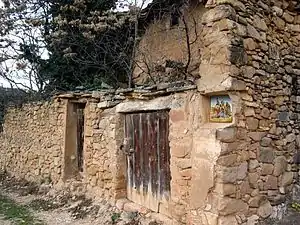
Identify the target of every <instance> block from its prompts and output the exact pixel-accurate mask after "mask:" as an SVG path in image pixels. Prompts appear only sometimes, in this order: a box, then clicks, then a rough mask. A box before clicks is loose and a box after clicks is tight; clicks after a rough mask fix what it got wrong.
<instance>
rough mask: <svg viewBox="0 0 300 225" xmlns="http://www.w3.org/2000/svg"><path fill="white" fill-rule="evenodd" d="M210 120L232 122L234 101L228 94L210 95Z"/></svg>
mask: <svg viewBox="0 0 300 225" xmlns="http://www.w3.org/2000/svg"><path fill="white" fill-rule="evenodd" d="M209 117H210V118H209V120H210V122H216V123H231V122H232V102H231V99H230V98H229V96H228V95H220V96H211V97H210V116H209Z"/></svg>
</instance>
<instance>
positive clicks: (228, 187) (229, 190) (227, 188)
mask: <svg viewBox="0 0 300 225" xmlns="http://www.w3.org/2000/svg"><path fill="white" fill-rule="evenodd" d="M214 192H216V193H218V194H220V195H224V196H228V195H232V194H234V193H236V185H235V184H223V183H216V184H215V188H214Z"/></svg>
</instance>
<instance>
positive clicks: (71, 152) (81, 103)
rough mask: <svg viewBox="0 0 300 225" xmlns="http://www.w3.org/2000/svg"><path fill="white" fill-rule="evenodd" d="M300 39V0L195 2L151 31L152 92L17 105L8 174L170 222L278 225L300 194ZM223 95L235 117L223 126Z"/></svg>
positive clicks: (10, 118) (142, 64) (7, 146)
mask: <svg viewBox="0 0 300 225" xmlns="http://www.w3.org/2000/svg"><path fill="white" fill-rule="evenodd" d="M205 4H207V5H205ZM299 40H300V14H299V6H298V5H297V2H296V1H284V0H283V1H279V0H258V1H254V0H247V1H246V0H215V1H208V2H205V1H203V2H201V3H197V2H193V1H191V2H190V3H189V4H185V5H183V6H181V8H180V14H179V15H175V18H174V15H167V14H165V15H164V16H163V17H161V18H159V19H157V20H155V21H152V22H151V24H150V25H149V27H148V28H147V30H146V32H145V35H144V37H143V38H142V40H141V42H140V44H139V46H138V51H137V61H138V65H139V66H138V67H137V68H136V69H135V73H134V74H135V77H134V79H135V82H136V83H137V84H148V86H142V87H139V88H135V89H124V90H121V89H119V90H106V91H102V92H101V91H100V92H93V93H67V94H63V95H58V96H55V97H54V99H53V100H52V101H51V102H46V103H39V104H34V105H25V106H24V107H22V108H21V109H16V108H11V109H10V110H9V111H8V112H7V114H6V118H5V123H4V131H3V132H2V133H1V134H0V135H1V136H0V140H1V141H0V151H1V158H0V166H1V168H2V169H5V170H7V171H8V172H10V173H12V174H14V175H15V176H17V177H23V178H26V179H28V180H35V181H40V182H50V183H52V184H53V186H54V187H55V188H57V189H60V188H70V189H71V191H74V192H76V191H85V192H86V193H87V194H89V195H92V196H95V197H99V198H105V199H107V200H109V201H110V202H112V203H113V204H117V205H118V207H120V208H125V209H126V208H128V207H129V206H128V204H131V203H128V202H127V201H125V200H124V199H126V198H127V199H129V200H130V201H132V202H135V203H138V204H140V205H141V206H143V207H144V208H143V207H142V210H141V211H143V210H144V209H146V208H148V209H151V210H152V211H154V212H158V213H159V214H162V215H165V216H167V217H168V218H171V220H170V221H172V222H170V223H171V224H172V223H173V224H190V225H191V224H194V225H202V224H203V225H225V224H230V225H235V224H245V225H252V224H256V223H257V221H258V220H260V219H267V218H275V219H276V218H277V219H280V218H281V217H282V216H283V215H284V213H285V211H286V208H287V204H288V201H287V199H288V197H290V195H291V193H292V192H293V190H295V188H297V187H298V184H297V183H298V176H299V169H298V165H297V163H298V162H299V158H300V157H299V145H300V136H299V135H300V133H299V131H300V130H299V129H300V128H299V119H300V117H299V110H300V108H299V107H300V92H299V91H298V86H299V85H300V79H299V76H300V47H299ZM187 43H188V44H187ZM178 80H184V81H178ZM157 81H159V82H158V84H155V85H152V86H150V85H151V82H153V83H155V82H157ZM174 81H175V82H174ZM165 82H167V83H165ZM222 98H223V99H224V98H226V99H230V100H229V102H230V111H231V113H230V114H231V116H232V118H231V119H230V120H226V121H222V120H217V122H216V121H215V120H212V114H213V113H215V111H214V109H212V108H211V104H212V100H213V99H222ZM217 102H219V100H217ZM220 104H221V103H218V106H219V105H220ZM223 114H224V113H223ZM223 114H218V115H223ZM221 117H222V116H221ZM217 119H218V118H217ZM219 119H220V118H219ZM218 121H219V122H218Z"/></svg>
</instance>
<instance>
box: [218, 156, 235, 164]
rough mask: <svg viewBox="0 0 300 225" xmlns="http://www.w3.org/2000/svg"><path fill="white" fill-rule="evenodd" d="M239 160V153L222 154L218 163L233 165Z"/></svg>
mask: <svg viewBox="0 0 300 225" xmlns="http://www.w3.org/2000/svg"><path fill="white" fill-rule="evenodd" d="M236 162H237V154H230V155H225V156H220V157H219V159H218V160H217V163H218V164H219V165H221V166H232V165H234V164H235V163H236Z"/></svg>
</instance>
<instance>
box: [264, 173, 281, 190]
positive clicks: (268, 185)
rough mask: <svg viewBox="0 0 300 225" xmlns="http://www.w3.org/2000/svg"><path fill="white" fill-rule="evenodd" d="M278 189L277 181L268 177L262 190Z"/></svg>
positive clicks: (272, 177)
mask: <svg viewBox="0 0 300 225" xmlns="http://www.w3.org/2000/svg"><path fill="white" fill-rule="evenodd" d="M276 189H278V179H277V177H275V176H272V175H268V176H267V179H266V181H265V183H264V190H276Z"/></svg>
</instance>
